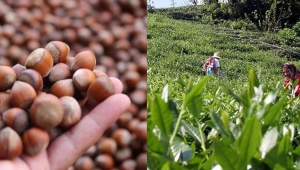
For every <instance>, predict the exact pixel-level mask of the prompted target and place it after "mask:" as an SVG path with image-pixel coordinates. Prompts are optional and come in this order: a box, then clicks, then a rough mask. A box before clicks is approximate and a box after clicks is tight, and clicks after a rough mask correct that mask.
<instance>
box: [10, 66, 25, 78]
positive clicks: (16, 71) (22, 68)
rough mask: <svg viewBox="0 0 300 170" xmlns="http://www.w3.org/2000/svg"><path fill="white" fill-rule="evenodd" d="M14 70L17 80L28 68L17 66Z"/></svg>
mask: <svg viewBox="0 0 300 170" xmlns="http://www.w3.org/2000/svg"><path fill="white" fill-rule="evenodd" d="M12 69H13V70H14V71H15V73H16V76H17V78H18V77H19V75H20V74H21V73H22V71H24V70H26V67H25V66H23V65H21V64H15V65H14V66H13V67H12Z"/></svg>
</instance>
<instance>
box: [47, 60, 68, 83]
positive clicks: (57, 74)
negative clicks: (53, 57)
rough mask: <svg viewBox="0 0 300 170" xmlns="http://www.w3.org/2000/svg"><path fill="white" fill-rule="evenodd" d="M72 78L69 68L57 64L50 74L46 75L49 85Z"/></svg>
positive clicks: (65, 65) (63, 64) (62, 64)
mask: <svg viewBox="0 0 300 170" xmlns="http://www.w3.org/2000/svg"><path fill="white" fill-rule="evenodd" d="M71 77H72V72H71V69H70V67H69V66H68V65H67V64H65V63H57V64H55V65H54V66H53V68H52V70H51V72H50V73H49V75H48V80H49V82H51V83H54V82H57V81H58V80H63V79H68V78H71Z"/></svg>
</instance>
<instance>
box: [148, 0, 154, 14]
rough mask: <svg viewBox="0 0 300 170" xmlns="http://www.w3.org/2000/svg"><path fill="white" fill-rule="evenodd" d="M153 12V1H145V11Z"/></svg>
mask: <svg viewBox="0 0 300 170" xmlns="http://www.w3.org/2000/svg"><path fill="white" fill-rule="evenodd" d="M154 10H155V7H154V2H153V0H147V11H149V12H153V11H154Z"/></svg>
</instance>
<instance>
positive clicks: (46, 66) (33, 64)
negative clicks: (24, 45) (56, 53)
mask: <svg viewBox="0 0 300 170" xmlns="http://www.w3.org/2000/svg"><path fill="white" fill-rule="evenodd" d="M25 66H26V68H30V69H34V70H36V71H38V72H39V73H40V74H41V76H42V77H46V76H47V75H48V74H49V73H50V71H51V69H52V66H53V58H52V55H51V54H50V52H49V51H48V50H45V49H44V48H37V49H35V50H34V51H33V52H32V53H30V54H29V56H28V57H27V59H26V62H25Z"/></svg>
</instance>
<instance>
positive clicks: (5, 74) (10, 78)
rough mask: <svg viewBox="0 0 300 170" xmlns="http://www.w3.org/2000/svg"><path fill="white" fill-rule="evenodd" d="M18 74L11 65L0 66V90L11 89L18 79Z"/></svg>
mask: <svg viewBox="0 0 300 170" xmlns="http://www.w3.org/2000/svg"><path fill="white" fill-rule="evenodd" d="M16 78H17V75H16V73H15V71H14V70H13V69H12V68H11V67H9V66H0V91H6V90H8V89H10V88H11V87H12V86H13V84H14V82H15V81H16Z"/></svg>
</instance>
